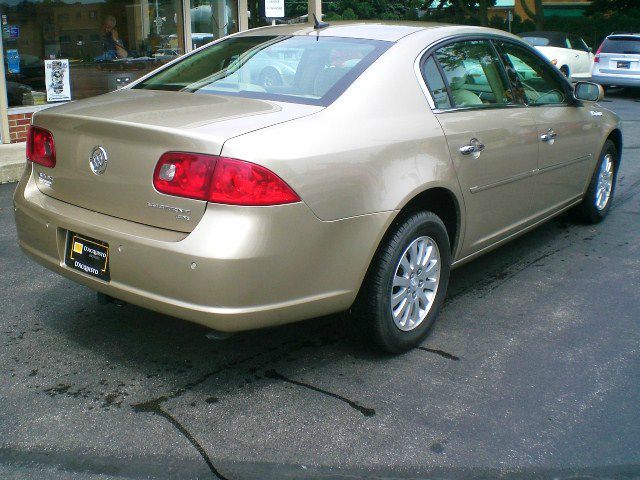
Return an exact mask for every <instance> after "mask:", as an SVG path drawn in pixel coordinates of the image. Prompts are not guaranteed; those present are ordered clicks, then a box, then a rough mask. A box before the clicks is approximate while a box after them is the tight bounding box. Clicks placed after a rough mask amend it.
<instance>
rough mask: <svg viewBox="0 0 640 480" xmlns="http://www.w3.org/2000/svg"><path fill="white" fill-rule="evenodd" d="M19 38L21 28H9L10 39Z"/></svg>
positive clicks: (14, 26)
mask: <svg viewBox="0 0 640 480" xmlns="http://www.w3.org/2000/svg"><path fill="white" fill-rule="evenodd" d="M19 36H20V26H19V25H11V26H9V37H10V38H18V37H19Z"/></svg>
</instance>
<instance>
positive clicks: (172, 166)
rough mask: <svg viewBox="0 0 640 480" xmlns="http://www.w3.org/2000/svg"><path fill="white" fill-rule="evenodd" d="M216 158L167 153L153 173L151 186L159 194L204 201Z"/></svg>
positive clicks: (193, 154)
mask: <svg viewBox="0 0 640 480" xmlns="http://www.w3.org/2000/svg"><path fill="white" fill-rule="evenodd" d="M215 166H216V157H212V156H209V155H199V154H197V153H184V152H168V153H165V154H164V155H162V156H161V157H160V160H159V161H158V164H157V165H156V169H155V172H153V186H154V187H156V190H158V191H159V192H160V193H166V194H167V195H175V196H178V197H187V198H196V199H198V200H206V199H207V196H208V194H209V185H210V184H211V175H212V173H213V169H214V168H215Z"/></svg>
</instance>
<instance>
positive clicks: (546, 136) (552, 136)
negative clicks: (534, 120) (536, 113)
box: [540, 128, 558, 145]
mask: <svg viewBox="0 0 640 480" xmlns="http://www.w3.org/2000/svg"><path fill="white" fill-rule="evenodd" d="M557 136H558V134H557V133H556V132H554V131H553V129H552V128H550V129H549V130H548V131H547V133H543V134H542V135H540V140H542V141H543V142H547V143H549V144H551V145H553V142H555V140H556V137H557Z"/></svg>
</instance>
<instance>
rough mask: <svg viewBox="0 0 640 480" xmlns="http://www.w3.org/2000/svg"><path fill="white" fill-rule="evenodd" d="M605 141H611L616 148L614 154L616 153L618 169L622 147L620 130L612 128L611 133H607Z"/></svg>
mask: <svg viewBox="0 0 640 480" xmlns="http://www.w3.org/2000/svg"><path fill="white" fill-rule="evenodd" d="M607 140H611V141H612V142H613V144H614V145H615V146H616V153H617V158H616V164H617V165H616V167H617V168H619V167H620V160H621V159H622V145H623V142H622V132H621V131H620V129H619V128H614V129H613V130H612V131H611V132H609V135H607V138H606V139H605V141H607Z"/></svg>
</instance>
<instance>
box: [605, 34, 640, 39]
mask: <svg viewBox="0 0 640 480" xmlns="http://www.w3.org/2000/svg"><path fill="white" fill-rule="evenodd" d="M624 37H640V33H612V34H611V35H608V36H607V38H624Z"/></svg>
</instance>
